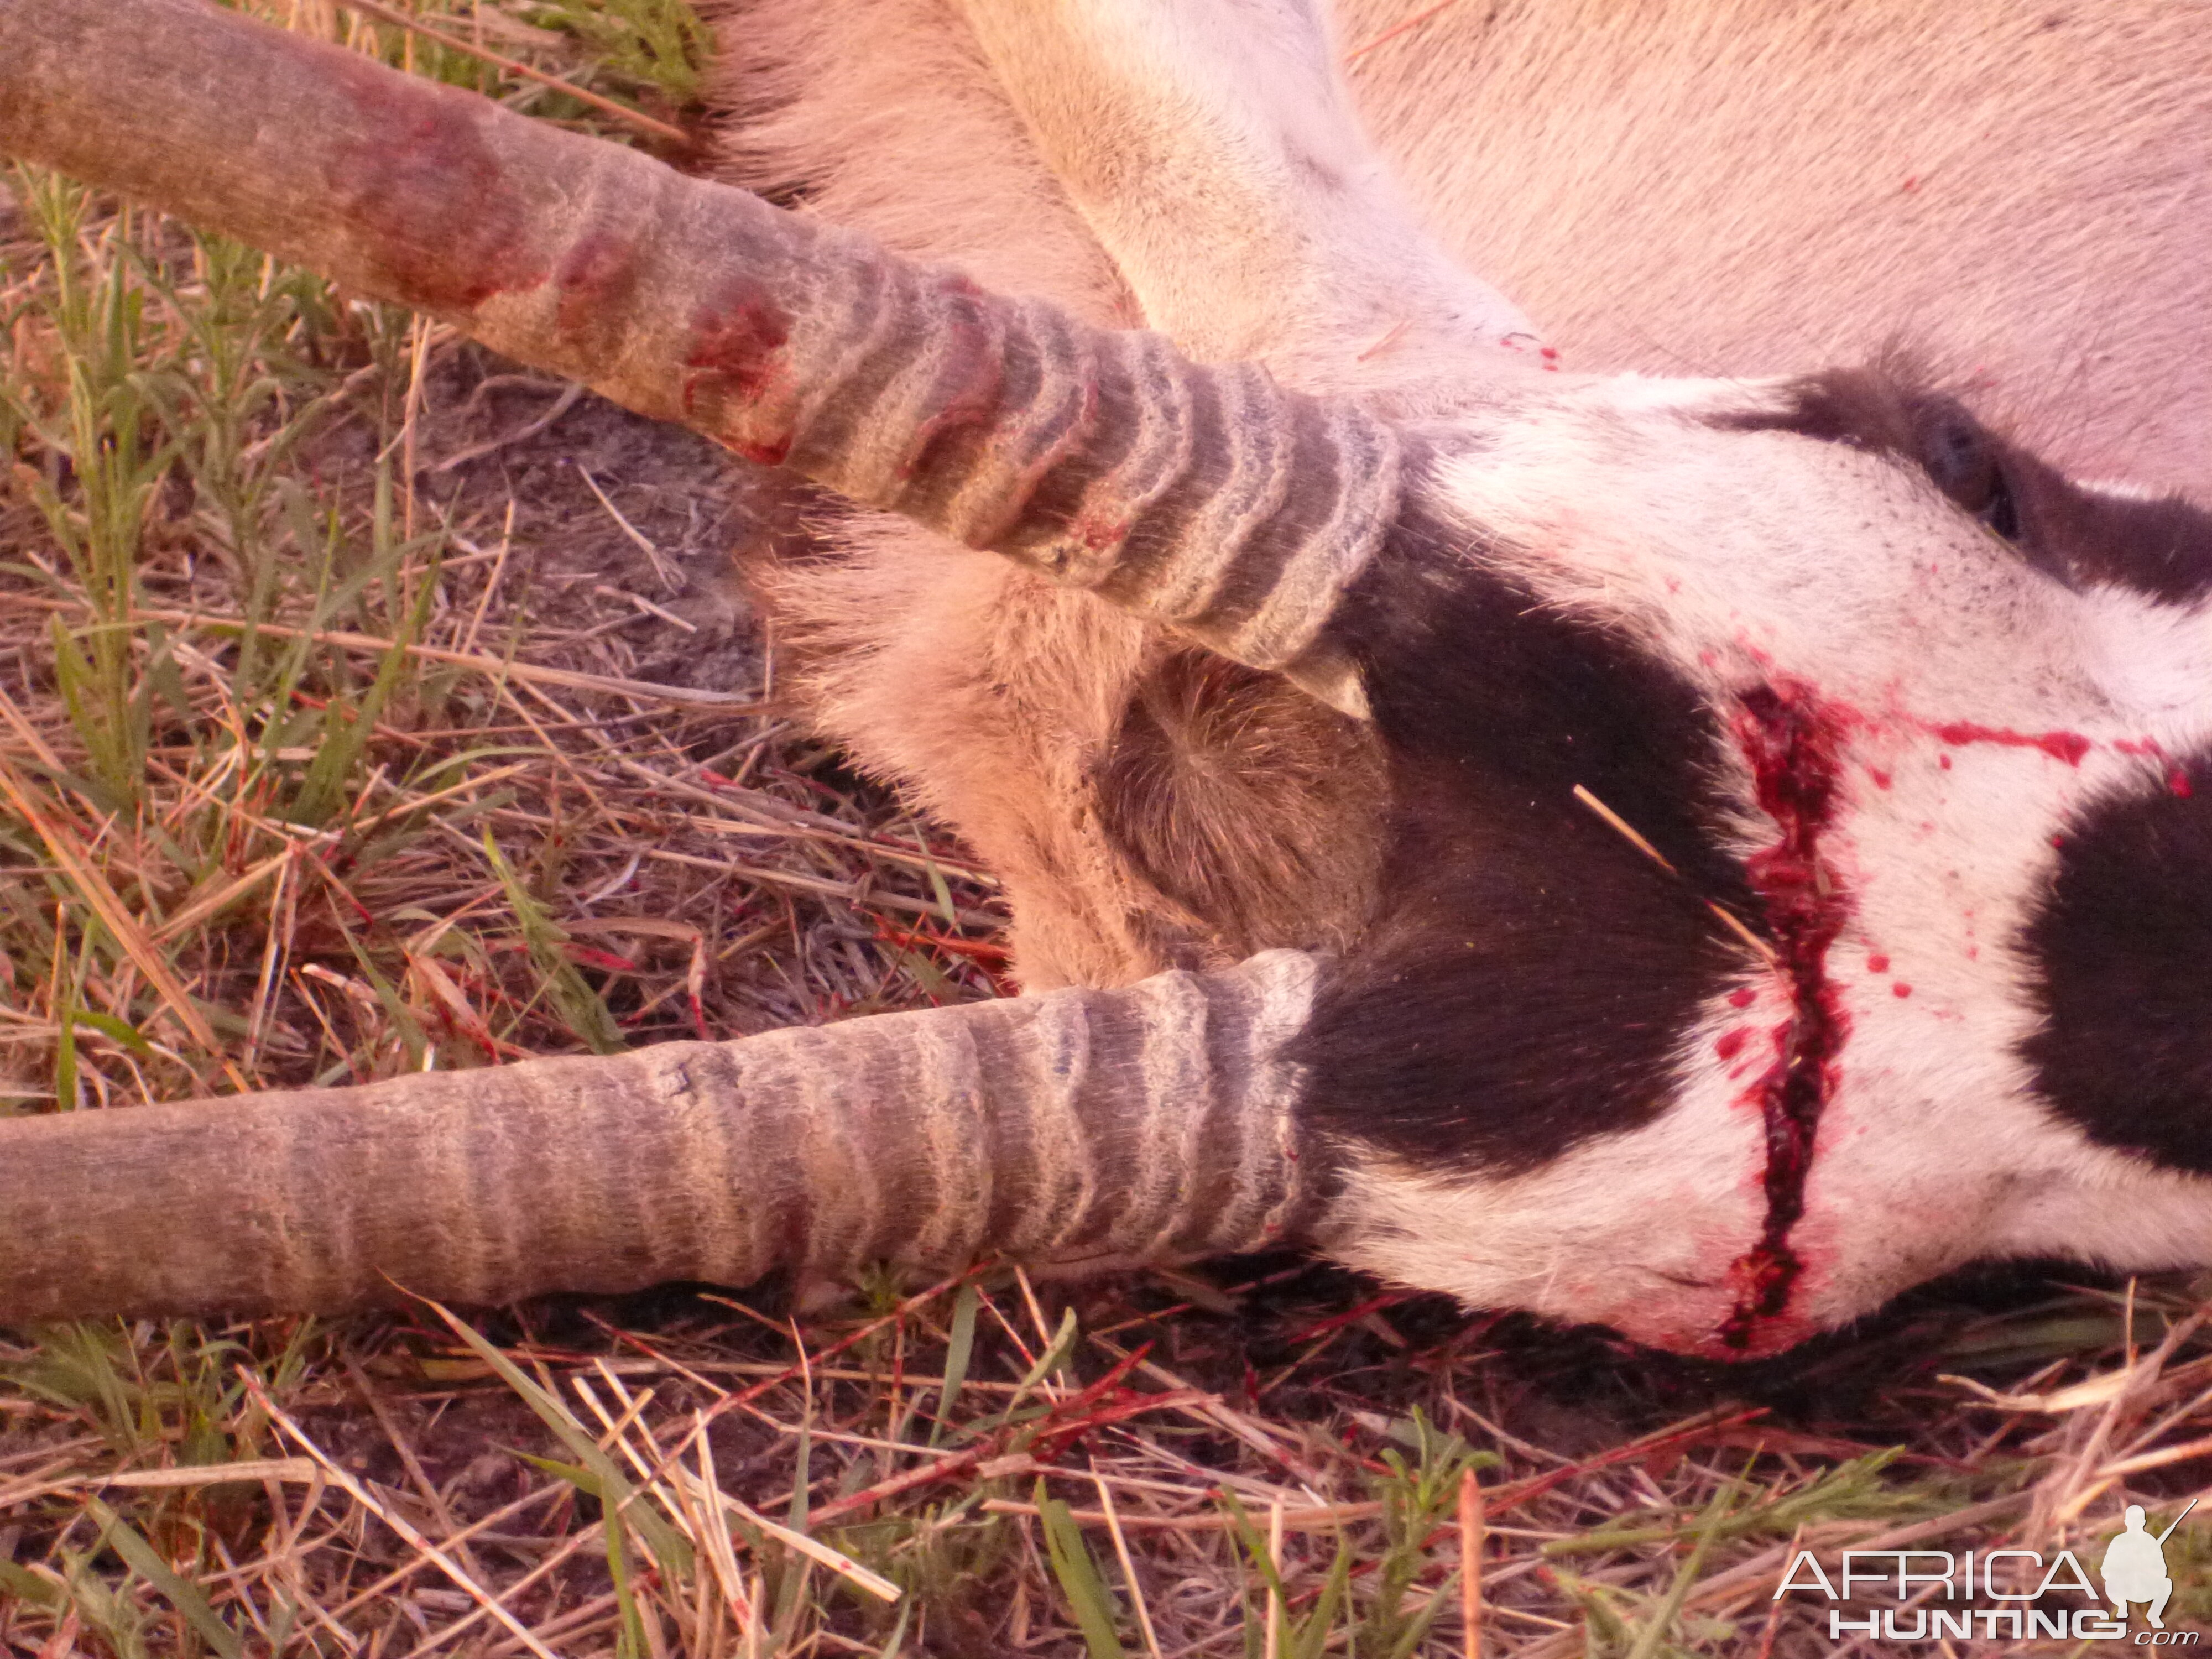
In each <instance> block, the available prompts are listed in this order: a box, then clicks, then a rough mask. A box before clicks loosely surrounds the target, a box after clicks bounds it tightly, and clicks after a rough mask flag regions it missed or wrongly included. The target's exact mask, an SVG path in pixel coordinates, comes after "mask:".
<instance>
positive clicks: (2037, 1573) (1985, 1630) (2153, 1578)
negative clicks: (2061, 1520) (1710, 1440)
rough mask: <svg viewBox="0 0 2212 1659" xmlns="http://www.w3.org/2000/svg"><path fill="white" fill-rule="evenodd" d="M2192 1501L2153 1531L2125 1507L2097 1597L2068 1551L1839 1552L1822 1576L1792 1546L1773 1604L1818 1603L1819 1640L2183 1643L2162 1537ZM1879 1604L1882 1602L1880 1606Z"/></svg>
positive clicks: (2102, 1565)
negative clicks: (2173, 1622) (1789, 1600)
mask: <svg viewBox="0 0 2212 1659" xmlns="http://www.w3.org/2000/svg"><path fill="white" fill-rule="evenodd" d="M2198 1501H2199V1500H2197V1499H2196V1498H2191V1499H2190V1501H2189V1503H2188V1504H2187V1505H2186V1506H2185V1508H2184V1509H2183V1510H2182V1511H2181V1513H2180V1514H2179V1515H2177V1516H2174V1517H2173V1522H2172V1525H2170V1526H2168V1527H2167V1528H2166V1530H2165V1531H2164V1532H2160V1533H2154V1532H2152V1531H2151V1530H2150V1529H2149V1528H2148V1526H2147V1525H2146V1524H2145V1520H2144V1516H2143V1510H2142V1505H2141V1504H2130V1505H2128V1508H2127V1510H2126V1514H2125V1516H2124V1522H2125V1524H2124V1527H2123V1528H2122V1530H2121V1531H2120V1532H2119V1533H2118V1534H2115V1535H2114V1536H2112V1537H2111V1538H2109V1539H2107V1540H2106V1544H2105V1553H2104V1559H2102V1560H2101V1561H2100V1562H2099V1564H2098V1572H2099V1576H2100V1577H2101V1578H2102V1580H2103V1582H2104V1592H2103V1594H2102V1595H2101V1596H2100V1595H2099V1593H2098V1589H2097V1585H2096V1583H2094V1582H2093V1580H2092V1579H2091V1578H2090V1576H2089V1569H2088V1566H2087V1563H2085V1562H2084V1561H2083V1560H2082V1559H2081V1557H2080V1556H2077V1555H2075V1553H2074V1552H2073V1551H2072V1550H2064V1549H2062V1550H2060V1551H2058V1552H2057V1554H2055V1555H2051V1556H2048V1557H2046V1556H2045V1554H2044V1553H2042V1552H2041V1551H2040V1550H2034V1549H2029V1548H2027V1547H2023V1546H2020V1545H2014V1544H1999V1545H1997V1546H1996V1547H1994V1548H1989V1549H1972V1550H1967V1551H1966V1552H1965V1553H1963V1554H1961V1553H1954V1552H1953V1551H1950V1550H1939V1549H1924V1548H1923V1549H1881V1550H1845V1551H1844V1552H1843V1553H1842V1557H1841V1559H1839V1560H1838V1562H1837V1563H1836V1568H1837V1570H1836V1571H1834V1572H1833V1573H1831V1572H1830V1571H1829V1569H1828V1567H1827V1566H1826V1565H1825V1564H1823V1563H1822V1561H1821V1560H1820V1557H1819V1556H1818V1555H1817V1554H1816V1553H1814V1551H1812V1550H1808V1549H1800V1550H1798V1551H1797V1552H1796V1554H1794V1555H1793V1556H1792V1557H1791V1558H1790V1565H1788V1566H1787V1567H1786V1568H1784V1571H1783V1574H1782V1577H1781V1581H1780V1582H1779V1583H1777V1584H1776V1586H1775V1588H1774V1599H1775V1600H1776V1601H1780V1600H1781V1599H1782V1598H1783V1597H1784V1596H1785V1595H1793V1594H1795V1595H1804V1594H1808V1593H1809V1594H1812V1595H1820V1596H1823V1597H1825V1598H1826V1600H1827V1601H1828V1603H1829V1606H1828V1607H1827V1608H1826V1613H1827V1615H1828V1621H1827V1622H1828V1637H1829V1639H1830V1640H1831V1641H1834V1642H1838V1643H1840V1642H1844V1641H1846V1640H1848V1639H1850V1638H1859V1640H1860V1643H1861V1644H1863V1643H1864V1642H1866V1641H1868V1640H1869V1639H1871V1640H1874V1641H1879V1642H1925V1641H1929V1640H1931V1639H1935V1640H1940V1639H1942V1638H1947V1637H1957V1638H1962V1639H1964V1638H1972V1637H1979V1638H1981V1639H1982V1640H1983V1641H1984V1642H1996V1641H2006V1642H2008V1643H2010V1644H2012V1645H2011V1646H2010V1647H2008V1648H2006V1649H2004V1650H2003V1651H2006V1652H2010V1651H2013V1650H2015V1649H2016V1648H2017V1647H2018V1645H2019V1644H2021V1643H2022V1642H2032V1641H2035V1640H2038V1639H2039V1638H2051V1639H2052V1640H2054V1641H2063V1640H2068V1639H2071V1640H2073V1641H2075V1642H2125V1643H2127V1644H2129V1645H2130V1646H2131V1647H2149V1648H2166V1647H2177V1648H2179V1647H2195V1646H2197V1644H2198V1643H2199V1642H2200V1641H2201V1640H2202V1639H2203V1632H2199V1631H2193V1630H2190V1631H2170V1630H2168V1629H2167V1628H2166V1603H2167V1602H2168V1601H2170V1600H2171V1599H2172V1595H2173V1578H2172V1575H2171V1574H2170V1573H2168V1572H2167V1571H2166V1540H2167V1539H2169V1538H2171V1537H2172V1536H2173V1534H2174V1529H2175V1528H2178V1527H2179V1526H2180V1524H2181V1523H2182V1522H2184V1521H2185V1520H2186V1519H2188V1517H2189V1512H2190V1510H2193V1509H2195V1508H2196V1507H2197V1503H2198ZM2083 1553H2085V1554H2086V1553H2087V1552H2086V1551H2085V1552H2083ZM1885 1601H1887V1602H1889V1603H1891V1604H1892V1605H1889V1606H1887V1607H1885V1606H1883V1605H1881V1603H1883V1602H1885ZM1869 1603H1872V1605H1869ZM2108 1603H2109V1604H2110V1610H2109V1611H2108V1610H2107V1605H2106V1604H2108ZM2137 1604H2140V1605H2142V1607H2143V1609H2144V1614H2143V1617H2144V1619H2145V1621H2146V1623H2147V1624H2148V1629H2142V1630H2138V1631H2136V1632H2135V1633H2134V1634H2133V1636H2132V1637H2130V1634H2129V1630H2128V1614H2129V1612H2130V1608H2131V1607H2135V1606H2136V1605H2137Z"/></svg>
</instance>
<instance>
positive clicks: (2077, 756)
mask: <svg viewBox="0 0 2212 1659" xmlns="http://www.w3.org/2000/svg"><path fill="white" fill-rule="evenodd" d="M1936 736H1937V737H1939V738H1942V740H1943V741H1944V742H1945V743H1948V744H1951V745H1953V746H1954V748H1964V747H1965V746H1966V744H1970V743H1994V744H2002V746H2003V747H2005V748H2008V749H2040V750H2042V751H2043V752H2044V753H2045V754H2046V755H2048V756H2050V757H2051V759H2053V760H2063V761H2064V762H2065V763H2067V764H2068V765H2069V766H2079V765H2080V764H2081V757H2082V756H2084V755H2086V754H2087V753H2088V752H2089V750H2091V748H2093V746H2094V745H2093V744H2091V743H2090V741H2089V739H2088V738H2085V737H2083V736H2082V735H2081V733H2080V732H2008V731H2006V730H2004V729H2003V728H2002V727H2001V726H1977V725H1975V724H1974V722H1973V721H1972V720H1954V721H1952V722H1951V723H1950V724H1948V725H1947V726H1937V727H1936Z"/></svg>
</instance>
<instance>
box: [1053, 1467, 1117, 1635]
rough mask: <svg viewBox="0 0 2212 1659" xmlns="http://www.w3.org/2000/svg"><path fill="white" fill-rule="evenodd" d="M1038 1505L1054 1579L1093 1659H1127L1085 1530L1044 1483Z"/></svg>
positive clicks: (1111, 1598)
mask: <svg viewBox="0 0 2212 1659" xmlns="http://www.w3.org/2000/svg"><path fill="white" fill-rule="evenodd" d="M1036 1505H1037V1510H1038V1512H1039V1513H1040V1514H1041V1515H1042V1517H1043V1520H1044V1542H1045V1548H1046V1550H1047V1551H1048V1553H1050V1555H1051V1557H1052V1573H1053V1577H1055V1578H1057V1579H1059V1580H1060V1589H1061V1591H1062V1592H1063V1593H1064V1594H1065V1595H1066V1597H1067V1605H1068V1607H1069V1608H1070V1609H1071V1610H1072V1611H1073V1613H1074V1614H1075V1622H1076V1625H1077V1626H1078V1627H1079V1629H1081V1631H1082V1632H1083V1644H1084V1645H1085V1647H1087V1648H1088V1649H1090V1650H1091V1659H1128V1650H1127V1648H1125V1647H1123V1646H1122V1645H1121V1633H1120V1631H1119V1629H1118V1624H1119V1620H1117V1619H1116V1617H1115V1611H1114V1601H1113V1597H1112V1596H1110V1595H1108V1594H1107V1591H1106V1581H1105V1580H1104V1579H1103V1578H1102V1577H1099V1573H1098V1563H1097V1561H1095V1560H1093V1559H1091V1549H1090V1547H1089V1546H1088V1545H1086V1544H1085V1542H1084V1541H1083V1528H1080V1527H1079V1526H1077V1525H1076V1524H1075V1516H1074V1515H1073V1513H1072V1512H1071V1511H1070V1510H1069V1509H1068V1507H1067V1505H1066V1504H1063V1503H1061V1502H1060V1500H1059V1499H1058V1498H1050V1497H1048V1496H1047V1495H1046V1493H1045V1487H1044V1482H1043V1481H1042V1480H1039V1481H1038V1482H1037V1483H1036Z"/></svg>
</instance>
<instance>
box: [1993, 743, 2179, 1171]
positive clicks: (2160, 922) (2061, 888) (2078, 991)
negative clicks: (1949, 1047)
mask: <svg viewBox="0 0 2212 1659" xmlns="http://www.w3.org/2000/svg"><path fill="white" fill-rule="evenodd" d="M2208 791H2212V753H2199V754H2197V755H2196V756H2193V757H2190V759H2189V760H2188V761H2187V762H2186V763H2183V764H2180V765H2178V766H2176V767H2175V768H2174V769H2173V771H2172V775H2171V776H2170V777H2169V780H2168V782H2167V785H2166V787H2165V788H2163V789H2156V788H2154V789H2150V790H2147V791H2146V792H2145V793H2142V794H2139V795H2135V796H2130V797H2129V798H2127V799H2122V800H2115V801H2109V802H2106V803H2105V804H2103V805H2099V806H2095V807H2092V808H2091V809H2090V810H2089V811H2087V812H2086V813H2084V814H2083V815H2082V817H2081V819H2080V820H2079V821H2078V822H2077V823H2074V824H2073V825H2071V826H2070V827H2069V829H2067V830H2066V832H2065V836H2064V840H2063V843H2062V845H2061V847H2060V848H2059V856H2058V874H2057V879H2056V880H2055V881H2054V882H2053V883H2052V884H2051V891H2050V893H2049V894H2048V895H2047V896H2045V900H2044V902H2043V904H2042V907H2041V908H2040V909H2039V911H2038V913H2037V915H2036V916H2035V918H2034V920H2033V921H2031V922H2030V923H2029V924H2028V926H2027V928H2026V930H2025V933H2024V936H2023V940H2022V942H2023V944H2024V945H2025V947H2026V949H2027V952H2028V953H2029V955H2030V957H2031V958H2032V959H2033V962H2034V963H2035V965H2036V968H2037V970H2038V972H2039V975H2040V976H2041V979H2042V981H2043V987H2042V990H2043V1013H2044V1024H2043V1029H2042V1030H2040V1031H2039V1032H2038V1033H2037V1034H2036V1035H2035V1036H2033V1037H2030V1038H2029V1039H2028V1040H2027V1042H2025V1043H2024V1044H2022V1045H2021V1048H2022V1052H2023V1053H2024V1054H2026V1056H2027V1060H2029V1062H2030V1063H2031V1064H2033V1066H2034V1067H2035V1072H2036V1081H2037V1085H2038V1086H2039V1089H2040V1090H2041V1091H2042V1093H2043V1096H2044V1097H2045V1099H2046V1100H2047V1101H2049V1103H2051V1106H2052V1108H2053V1109H2056V1110H2057V1113H2058V1114H2059V1115H2060V1116H2062V1117H2063V1118H2065V1119H2066V1120H2067V1121H2069V1122H2071V1123H2073V1124H2075V1125H2076V1126H2077V1127H2080V1128H2081V1132H2082V1133H2085V1134H2087V1136H2088V1137H2089V1139H2092V1140H2093V1141H2095V1142H2097V1143H2098V1144H2099V1145H2100V1146H2113V1147H2118V1148H2121V1149H2123V1150H2124V1151H2128V1152H2142V1153H2143V1154H2145V1155H2147V1156H2148V1157H2150V1158H2154V1159H2156V1160H2157V1161H2158V1162H2159V1163H2160V1164H2166V1165H2167V1166H2168V1167H2170V1168H2172V1169H2177V1170H2189V1171H2190V1172H2191V1173H2192V1174H2196V1175H2212V966H2208V964H2212V793H2207V792H2208ZM2183 792H2186V793H2183Z"/></svg>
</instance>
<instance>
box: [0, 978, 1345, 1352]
mask: <svg viewBox="0 0 2212 1659" xmlns="http://www.w3.org/2000/svg"><path fill="white" fill-rule="evenodd" d="M1315 974H1316V967H1315V963H1314V961H1313V959H1312V958H1310V957H1306V956H1304V955H1303V954H1301V953H1299V952H1297V951H1271V952H1268V953H1267V954H1266V955H1263V956H1260V957H1254V958H1253V959H1252V960H1251V961H1249V962H1248V963H1243V965H1241V966H1239V967H1237V968H1235V969H1229V970H1227V971H1225V972H1221V973H1212V974H1188V973H1170V974H1163V975H1156V976H1155V977H1153V978H1152V979H1149V980H1146V981H1140V982H1139V983H1138V984H1135V985H1131V986H1125V987H1121V988H1119V989H1115V990H1110V991H1098V990H1086V989H1079V990H1070V991H1060V992H1054V993H1051V994H1047V995H1043V996H1039V997H1024V998H1014V999H1009V1000H1003V1001H994V1002H981V1003H970V1004H965V1005H962V1006H956V1007H950V1008H936V1009H926V1010H921V1011H920V1012H913V1013H903V1014H885V1015H879V1016H877V1017H875V1018H868V1019H858V1020H851V1021H848V1022H846V1023H844V1024H839V1025H834V1026H827V1027H822V1028H818V1029H806V1028H799V1029H795V1030H782V1031H772V1032H768V1033H765V1034H763V1035H762V1036H754V1037H747V1038H743V1039H740V1040H738V1041H735V1042H724V1043H696V1042H673V1043H666V1044H663V1045H659V1046H658V1047H655V1048H647V1049H644V1050H641V1051H640V1052H638V1053H635V1054H622V1055H615V1056H595V1057H591V1058H574V1059H562V1060H529V1061H524V1062H521V1063H519V1064H516V1065H513V1066H495V1067H490V1068H488V1069H485V1070H481V1071H473V1072H442V1073H417V1074H415V1075H411V1076H409V1077H404V1078H398V1079H392V1080H391V1081H388V1082H385V1083H380V1084H372V1085H367V1086H365V1087H362V1088H358V1089H331V1090H299V1091H274V1092H270V1093H267V1094H260V1095H247V1096H240V1097H234V1098H230V1099H226V1100H217V1101H204V1102H197V1103H180V1104H173V1105H160V1106H142V1107H131V1108H120V1109H113V1110H106V1111H82V1112H70V1113H59V1114H54V1115H46V1116H40V1117H29V1118H16V1119H9V1120H6V1121H0V1216H5V1217H6V1218H7V1220H8V1225H7V1227H6V1229H5V1230H0V1324H23V1323H30V1322H42V1321H47V1320H53V1319H62V1318H76V1317H85V1316H104V1315H112V1314H123V1315H127V1316H141V1315H163V1314H185V1313H212V1312H223V1313H234V1314H259V1313H277V1312H286V1313H296V1312H325V1311H337V1310H343V1309H346V1308H350V1307H356V1306H359V1305H362V1304H367V1303H373V1302H379V1301H385V1300H389V1299H391V1297H392V1296H393V1294H394V1286H395V1285H396V1286H398V1288H400V1289H403V1290H406V1291H416V1292H420V1293H422V1294H424V1295H428V1296H435V1297H440V1298H441V1299H450V1300H454V1301H459V1302H466V1303H477V1304H481V1303H493V1302H503V1301H508V1300H511V1299H513V1298H514V1297H522V1296H530V1295H536V1294H539V1293H542V1292H544V1291H556V1290H562V1291H624V1290H634V1289H638V1288H641V1287H643V1286H645V1285H653V1284H657V1283H660V1282H664V1281H666V1280H671V1279H702V1280H708V1281H713V1282H716V1283H721V1284H732V1285H742V1284H747V1283H750V1282H751V1281H752V1280H754V1279H759V1278H761V1277H762V1276H763V1275H764V1274H766V1273H771V1272H774V1271H776V1270H779V1269H787V1270H790V1271H793V1272H795V1273H801V1274H804V1275H805V1276H807V1277H810V1278H823V1277H831V1278H836V1277H843V1276H846V1275H849V1274H850V1273H853V1272H854V1271H855V1270H856V1269H858V1268H859V1267H862V1266H864V1265H865V1264H866V1263H868V1262H870V1261H892V1262H895V1263H901V1264H904V1265H908V1266H911V1267H921V1268H928V1269H933V1270H935V1269H943V1268H946V1267H957V1266H959V1265H961V1264H963V1263H964V1262H966V1261H970V1260H972V1259H974V1258H975V1256H976V1255H980V1254H981V1253H983V1252H986V1251H989V1250H994V1249H997V1250H1004V1251H1006V1252H1007V1253H1009V1254H1011V1255H1015V1256H1017V1257H1018V1258H1022V1259H1026V1260H1029V1261H1034V1262H1037V1263H1040V1264H1049V1263H1052V1262H1054V1261H1075V1262H1087V1263H1098V1262H1103V1261H1158V1260H1163V1259H1173V1260H1183V1259H1190V1258H1194V1257H1198V1256H1202V1255H1212V1254H1218V1253H1219V1252H1222V1251H1225V1250H1234V1249H1256V1248H1259V1247H1261V1246H1262V1245H1267V1244H1272V1243H1285V1242H1297V1241H1299V1240H1303V1239H1306V1238H1310V1237H1315V1236H1316V1229H1317V1228H1319V1227H1320V1226H1321V1225H1322V1224H1323V1222H1324V1220H1325V1212H1326V1211H1327V1209H1328V1206H1329V1204H1330V1203H1331V1202H1332V1201H1333V1196H1332V1194H1330V1193H1329V1192H1328V1191H1326V1190H1324V1189H1325V1188H1328V1184H1329V1183H1328V1180H1327V1179H1326V1176H1325V1171H1324V1169H1323V1165H1322V1163H1321V1162H1319V1161H1317V1160H1316V1158H1315V1157H1313V1156H1311V1155H1310V1154H1309V1149H1308V1148H1307V1147H1306V1146H1305V1145H1304V1137H1303V1136H1302V1134H1301V1133H1300V1131H1299V1129H1298V1127H1297V1118H1296V1112H1297V1103H1298V1098H1299V1095H1300V1092H1301V1091H1302V1090H1303V1088H1304V1068H1303V1067H1302V1066H1299V1065H1297V1063H1296V1062H1294V1061H1291V1060H1287V1059H1285V1058H1284V1057H1283V1056H1282V1054H1281V1050H1282V1049H1283V1048H1284V1047H1285V1044H1286V1043H1287V1042H1288V1040H1289V1039H1290V1037H1291V1036H1293V1035H1295V1034H1296V1033H1297V1031H1298V1030H1301V1029H1303V1027H1304V1024H1305V1021H1306V1018H1307V1012H1308V1010H1309V1008H1310V1004H1311V1000H1312V992H1313V983H1314V978H1315Z"/></svg>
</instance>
